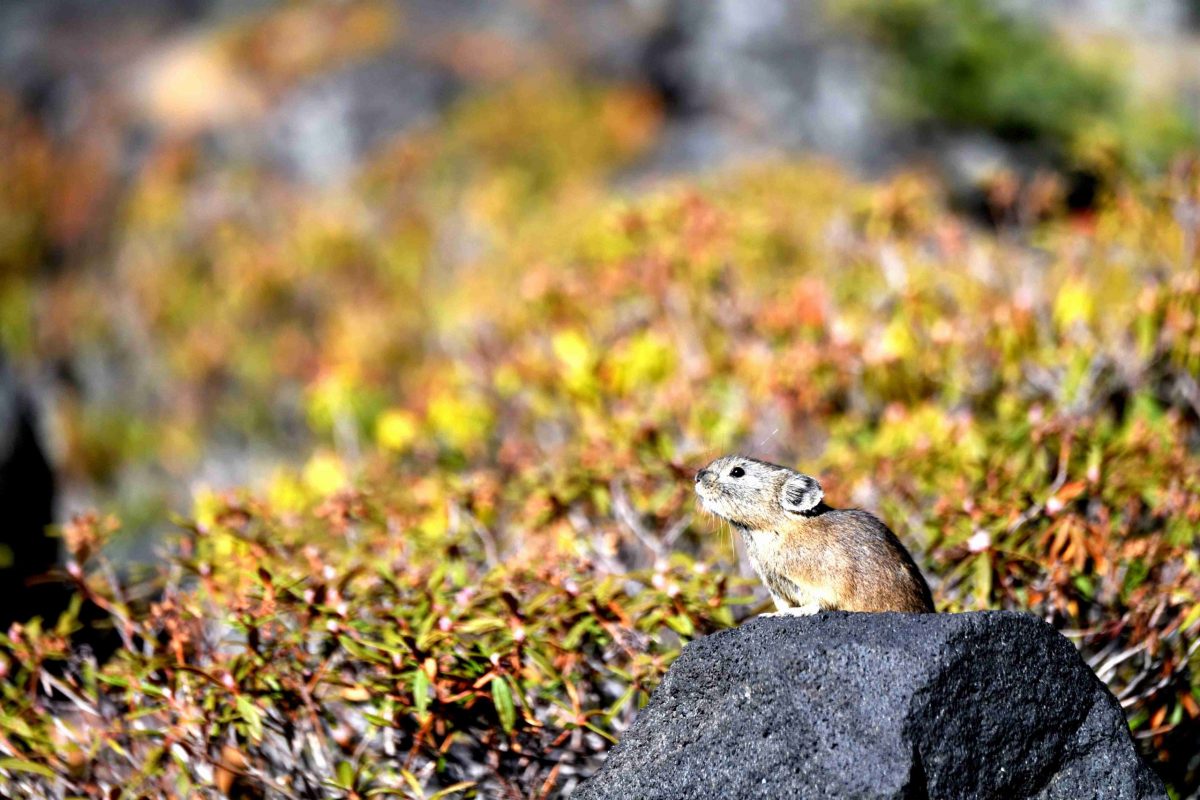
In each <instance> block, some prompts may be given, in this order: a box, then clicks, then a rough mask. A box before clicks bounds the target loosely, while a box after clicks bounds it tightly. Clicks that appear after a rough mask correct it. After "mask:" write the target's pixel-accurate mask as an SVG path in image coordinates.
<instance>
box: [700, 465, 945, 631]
mask: <svg viewBox="0 0 1200 800" xmlns="http://www.w3.org/2000/svg"><path fill="white" fill-rule="evenodd" d="M696 494H697V495H699V497H700V502H701V505H703V507H704V509H705V510H706V511H708V512H710V513H712V514H715V515H716V516H718V517H720V518H721V519H724V520H727V521H728V522H729V523H730V524H731V525H733V527H734V528H736V529H737V531H738V532H739V533H740V534H741V536H742V541H743V542H745V544H746V552H747V553H748V554H749V556H750V563H751V564H752V565H753V566H754V571H755V572H757V573H758V576H759V577H760V578H761V579H762V582H763V583H764V584H766V586H767V589H769V590H770V592H771V597H772V598H773V599H774V600H775V607H776V608H777V609H778V612H777V613H779V614H793V615H803V614H813V613H816V612H817V611H822V610H834V609H837V610H842V611H914V612H931V611H933V610H934V609H933V597H932V595H931V594H930V592H929V586H928V584H926V583H925V579H924V578H923V577H922V576H921V571H920V570H919V569H917V565H916V563H914V562H913V559H912V556H910V555H909V554H908V551H907V550H905V549H904V545H902V544H901V543H900V540H899V539H897V538H896V534H894V533H892V531H891V530H890V529H889V528H888V526H887V525H884V524H883V522H882V521H880V520H879V518H878V517H876V516H875V515H873V514H871V513H870V512H868V511H862V510H861V509H846V510H842V509H836V508H830V507H829V506H827V505H825V503H824V497H825V493H824V492H823V491H822V490H821V484H820V483H818V482H817V480H816V479H815V478H812V477H810V476H808V475H801V474H800V473H798V472H795V471H793V470H790V469H788V468H787V467H781V466H779V465H777V464H769V463H767V462H765V461H758V460H756V459H753V458H745V457H743V456H723V457H722V458H718V459H717V460H716V461H714V462H712V463H711V464H709V465H708V466H707V467H705V468H704V469H702V470H700V471H699V472H698V473H696Z"/></svg>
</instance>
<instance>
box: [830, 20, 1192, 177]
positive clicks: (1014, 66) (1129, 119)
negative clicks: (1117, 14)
mask: <svg viewBox="0 0 1200 800" xmlns="http://www.w3.org/2000/svg"><path fill="white" fill-rule="evenodd" d="M840 10H841V13H842V14H843V15H844V16H845V18H846V22H847V23H848V24H849V25H851V27H853V28H855V29H860V30H863V31H865V32H866V33H867V34H868V35H869V36H870V37H871V38H873V39H875V40H876V41H878V42H879V43H880V44H882V45H883V48H884V51H885V52H887V53H889V54H890V55H891V56H893V57H894V59H895V62H894V63H895V65H896V69H895V71H894V72H893V73H892V76H891V77H892V87H891V89H892V98H891V99H892V102H893V104H894V106H895V110H896V112H897V113H899V114H900V115H901V116H903V117H905V118H907V119H911V120H915V121H919V122H923V123H928V124H932V125H934V126H950V127H951V128H956V129H959V130H976V131H984V132H988V133H991V134H993V135H995V136H996V137H997V138H999V139H1001V140H1004V141H1007V142H1014V143H1026V144H1031V145H1036V146H1038V147H1040V148H1043V149H1048V150H1049V151H1050V152H1051V153H1053V154H1054V155H1055V156H1056V157H1057V158H1058V159H1059V161H1060V164H1061V165H1062V166H1065V167H1070V168H1075V169H1083V170H1088V171H1091V172H1094V173H1095V174H1097V175H1099V176H1101V177H1107V176H1109V175H1111V173H1112V171H1113V170H1114V169H1122V170H1124V169H1134V170H1138V171H1149V170H1152V169H1156V168H1158V169H1161V168H1162V167H1163V166H1165V165H1166V163H1167V161H1168V160H1169V158H1170V156H1171V155H1173V154H1174V153H1176V152H1178V150H1179V149H1180V148H1182V147H1187V146H1191V145H1192V144H1193V143H1194V142H1195V141H1196V134H1197V131H1196V127H1195V124H1194V123H1193V122H1192V121H1191V120H1190V118H1189V117H1186V116H1184V115H1183V114H1182V112H1181V111H1180V110H1179V109H1178V108H1176V107H1173V106H1170V105H1168V104H1166V103H1163V102H1161V101H1160V100H1154V99H1141V98H1134V97H1132V96H1130V93H1129V91H1128V87H1127V86H1126V84H1125V81H1124V76H1122V75H1121V73H1120V72H1119V68H1120V67H1119V65H1120V64H1121V61H1122V59H1121V58H1120V56H1119V53H1117V52H1116V51H1115V50H1114V48H1112V47H1109V48H1101V50H1103V52H1101V53H1096V52H1093V53H1092V54H1091V58H1086V57H1084V54H1082V53H1074V52H1072V51H1071V49H1070V48H1068V47H1067V46H1066V45H1065V43H1064V41H1063V40H1062V38H1061V37H1058V36H1055V34H1054V33H1053V32H1052V31H1051V30H1049V29H1048V28H1047V27H1046V26H1045V25H1044V24H1039V23H1037V22H1035V21H1033V20H1032V19H1030V18H1028V17H1020V16H1017V15H1016V14H1015V13H1013V12H1012V11H1011V10H1006V9H1005V8H1004V7H1003V5H1002V4H997V3H991V2H988V1H987V0H948V1H945V2H943V1H941V0H896V2H888V3H873V2H860V0H845V2H843V3H842V4H841V7H840Z"/></svg>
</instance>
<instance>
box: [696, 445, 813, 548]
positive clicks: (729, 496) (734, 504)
mask: <svg viewBox="0 0 1200 800" xmlns="http://www.w3.org/2000/svg"><path fill="white" fill-rule="evenodd" d="M696 494H697V495H698V496H699V497H700V504H701V505H702V506H703V507H704V510H705V511H708V512H709V513H710V514H715V515H716V516H718V517H720V518H721V519H724V520H728V521H729V522H732V523H733V524H734V525H738V526H741V527H743V528H749V529H751V530H761V529H765V528H770V527H771V525H772V524H778V523H779V522H780V521H781V518H785V519H786V518H787V517H790V516H793V515H795V516H811V515H812V514H815V513H819V511H820V510H821V509H822V508H823V506H822V504H821V500H822V499H824V497H825V493H824V492H822V491H821V484H820V483H818V482H817V479H816V478H812V477H810V476H808V475H801V474H800V473H799V472H796V471H794V470H790V469H788V468H787V467H781V466H779V465H778V464H768V463H767V462H766V461H758V460H757V459H753V458H746V457H745V456H722V457H721V458H718V459H717V460H716V461H714V462H712V463H711V464H709V465H708V466H707V467H705V468H704V469H702V470H700V471H699V472H697V473H696Z"/></svg>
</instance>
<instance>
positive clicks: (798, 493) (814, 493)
mask: <svg viewBox="0 0 1200 800" xmlns="http://www.w3.org/2000/svg"><path fill="white" fill-rule="evenodd" d="M824 497H825V492H823V491H821V484H819V483H817V479H816V478H812V477H809V476H808V475H793V476H792V477H790V478H788V479H787V482H785V483H784V484H783V490H782V491H781V492H780V493H779V505H781V506H783V508H784V510H785V511H794V512H796V513H797V514H804V513H807V512H809V511H812V510H813V509H814V508H816V507H817V506H818V505H820V504H821V500H822V499H824Z"/></svg>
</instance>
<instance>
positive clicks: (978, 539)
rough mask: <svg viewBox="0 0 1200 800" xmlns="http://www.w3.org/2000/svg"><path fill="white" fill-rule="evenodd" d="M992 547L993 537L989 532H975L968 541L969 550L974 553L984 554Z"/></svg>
mask: <svg viewBox="0 0 1200 800" xmlns="http://www.w3.org/2000/svg"><path fill="white" fill-rule="evenodd" d="M991 546H992V537H991V534H989V533H988V532H987V531H975V533H974V534H973V535H972V536H971V538H970V539H967V549H968V550H970V551H971V552H972V553H982V552H983V551H984V550H987V549H988V548H989V547H991Z"/></svg>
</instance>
